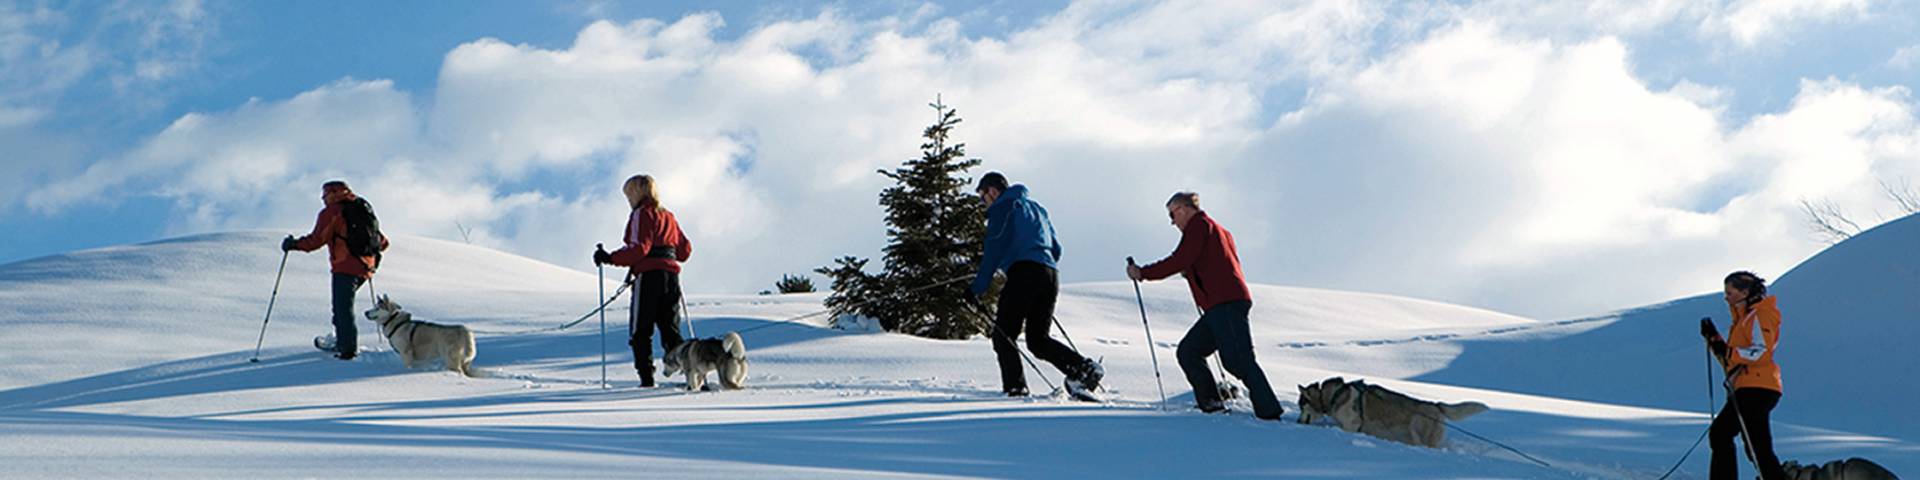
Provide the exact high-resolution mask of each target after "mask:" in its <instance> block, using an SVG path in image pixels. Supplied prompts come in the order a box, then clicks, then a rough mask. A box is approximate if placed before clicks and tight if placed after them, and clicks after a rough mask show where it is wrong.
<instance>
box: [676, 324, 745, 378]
mask: <svg viewBox="0 0 1920 480" xmlns="http://www.w3.org/2000/svg"><path fill="white" fill-rule="evenodd" d="M660 364H661V365H662V366H663V368H662V373H664V374H665V375H666V376H668V377H672V376H673V375H674V374H675V373H678V372H687V390H688V391H700V390H702V389H705V388H706V386H707V372H715V371H717V372H720V386H722V387H725V388H726V389H728V390H738V389H741V388H744V387H746V381H747V344H746V343H743V342H741V341H740V334H739V333H735V332H727V336H725V337H721V338H697V339H693V340H687V341H685V342H681V343H680V344H679V345H675V346H674V347H673V348H672V349H669V350H667V354H666V355H663V356H661V358H660Z"/></svg>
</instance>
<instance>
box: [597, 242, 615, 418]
mask: <svg viewBox="0 0 1920 480" xmlns="http://www.w3.org/2000/svg"><path fill="white" fill-rule="evenodd" d="M593 248H594V249H596V250H597V251H606V249H607V244H604V243H596V244H593ZM593 268H594V270H595V271H596V272H597V273H599V275H600V281H599V282H596V283H598V284H599V285H600V300H599V303H597V305H600V308H599V310H600V388H602V389H606V388H611V385H608V384H607V266H606V265H604V264H601V263H600V262H593Z"/></svg>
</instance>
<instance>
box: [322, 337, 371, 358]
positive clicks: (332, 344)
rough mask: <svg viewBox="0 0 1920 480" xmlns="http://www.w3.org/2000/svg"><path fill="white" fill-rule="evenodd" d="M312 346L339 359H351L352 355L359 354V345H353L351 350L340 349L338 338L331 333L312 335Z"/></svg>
mask: <svg viewBox="0 0 1920 480" xmlns="http://www.w3.org/2000/svg"><path fill="white" fill-rule="evenodd" d="M313 348H316V349H319V350H320V351H322V352H326V353H331V354H333V358H338V359H341V360H353V358H354V357H357V356H359V355H360V349H359V347H355V348H354V349H353V351H351V352H342V351H340V339H338V338H336V337H334V336H333V334H331V333H329V334H326V335H321V336H317V337H313Z"/></svg>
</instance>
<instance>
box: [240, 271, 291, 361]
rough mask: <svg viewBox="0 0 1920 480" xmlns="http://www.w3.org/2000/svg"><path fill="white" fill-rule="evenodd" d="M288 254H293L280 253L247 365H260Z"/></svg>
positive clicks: (278, 297)
mask: <svg viewBox="0 0 1920 480" xmlns="http://www.w3.org/2000/svg"><path fill="white" fill-rule="evenodd" d="M289 253H293V252H290V251H286V250H281V251H280V271H279V272H278V273H274V274H273V296H270V297H267V316H266V318H262V319H260V338H259V339H257V340H254V341H253V358H250V359H247V362H248V363H260V345H261V344H262V343H264V342H266V341H267V322H271V321H273V302H274V301H275V300H279V299H280V277H281V276H282V275H286V273H287V254H289Z"/></svg>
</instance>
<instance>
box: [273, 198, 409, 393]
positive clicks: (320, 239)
mask: <svg viewBox="0 0 1920 480" xmlns="http://www.w3.org/2000/svg"><path fill="white" fill-rule="evenodd" d="M320 200H321V201H322V202H325V204H326V208H323V209H321V210H320V217H319V218H318V219H316V220H314V222H313V232H311V233H308V234H307V235H306V236H304V237H300V238H294V237H293V236H292V235H288V236H287V238H286V239H284V240H281V241H280V250H282V251H293V250H299V251H302V252H311V251H314V250H318V249H320V247H322V246H325V247H327V258H328V259H329V260H330V261H329V263H331V264H332V266H333V336H334V347H333V348H334V352H335V353H334V357H335V358H339V359H341V360H352V359H353V357H354V356H355V355H357V354H358V353H359V336H360V333H359V329H358V328H356V327H355V325H354V323H353V297H354V292H357V291H359V290H360V285H361V284H363V283H367V282H368V281H370V280H373V271H374V270H376V269H378V268H379V267H380V256H379V255H371V256H359V255H354V254H353V251H352V249H351V248H348V247H347V220H346V213H345V211H346V209H347V208H349V207H354V208H371V207H366V205H365V203H364V202H363V201H362V200H361V199H360V197H359V196H357V195H354V194H353V189H350V188H347V182H343V181H339V180H334V181H330V182H327V183H325V184H322V185H321V186H320ZM387 246H388V244H387V236H386V235H380V250H381V251H386V249H387Z"/></svg>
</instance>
